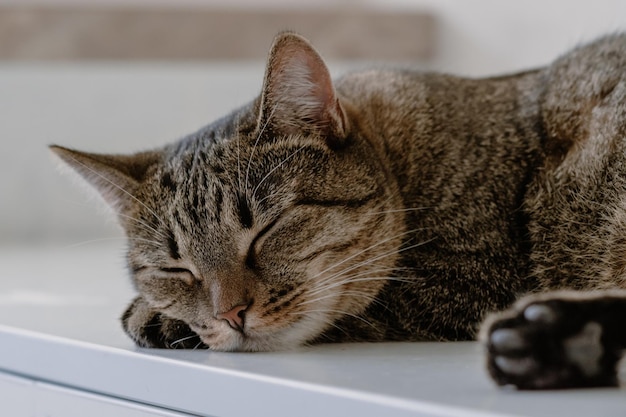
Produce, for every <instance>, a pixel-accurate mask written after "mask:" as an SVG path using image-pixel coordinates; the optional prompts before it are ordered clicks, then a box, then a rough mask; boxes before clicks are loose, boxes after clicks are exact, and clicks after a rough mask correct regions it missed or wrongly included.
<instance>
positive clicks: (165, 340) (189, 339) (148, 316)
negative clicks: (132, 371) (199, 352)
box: [122, 297, 208, 349]
mask: <svg viewBox="0 0 626 417" xmlns="http://www.w3.org/2000/svg"><path fill="white" fill-rule="evenodd" d="M122 327H123V328H124V331H125V332H126V334H127V335H128V336H130V338H131V339H133V341H134V342H135V343H136V344H137V345H138V346H140V347H148V348H162V349H206V348H207V347H208V346H206V345H205V344H204V343H202V341H201V340H200V337H199V336H198V335H197V334H196V333H194V332H193V331H192V330H191V329H190V328H189V326H188V325H187V324H186V323H185V322H183V321H181V320H176V319H173V318H170V317H167V316H165V315H164V314H163V313H160V312H158V311H156V310H154V309H153V308H151V307H150V306H149V305H148V303H147V302H146V301H145V300H144V299H143V298H142V297H136V298H135V299H134V300H133V302H132V303H131V304H130V305H129V306H128V308H127V309H126V311H125V312H124V314H123V315H122Z"/></svg>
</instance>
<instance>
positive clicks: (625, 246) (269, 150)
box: [55, 34, 626, 386]
mask: <svg viewBox="0 0 626 417" xmlns="http://www.w3.org/2000/svg"><path fill="white" fill-rule="evenodd" d="M55 150H56V152H57V153H58V154H59V155H60V156H61V157H62V158H63V159H64V160H65V161H67V162H68V163H70V165H72V166H73V167H75V168H76V169H77V170H78V171H79V172H81V173H82V174H83V175H84V176H85V177H86V178H87V179H88V180H89V181H91V182H92V183H93V184H94V185H95V186H96V187H97V188H98V189H99V190H100V192H101V193H102V195H103V196H104V198H105V199H106V200H107V201H108V202H109V203H110V204H111V205H112V206H114V207H115V208H116V209H117V211H118V213H119V214H120V217H119V218H120V222H121V223H122V224H123V225H124V228H125V230H126V232H127V235H128V236H129V257H128V259H129V266H130V269H131V270H132V272H133V278H134V282H135V283H136V285H137V288H138V290H139V293H140V295H139V297H138V298H137V299H136V300H135V301H134V303H133V304H132V305H131V307H130V308H129V310H128V311H127V312H126V313H125V315H124V317H123V322H124V327H125V329H126V331H127V332H128V333H129V335H130V336H131V337H132V338H133V339H134V340H135V341H136V342H137V343H138V344H140V345H142V346H158V347H173V348H176V347H194V346H200V345H203V344H204V345H208V346H209V347H211V348H213V349H218V350H269V349H285V348H290V347H293V346H297V345H301V344H305V343H313V342H341V341H382V340H467V339H471V338H473V337H474V336H475V335H476V332H477V329H478V324H479V323H480V322H481V321H482V320H483V318H484V316H485V314H486V313H487V312H493V311H498V310H502V309H504V308H506V307H508V306H509V305H510V304H511V303H512V302H513V301H514V300H515V299H517V298H518V297H519V296H520V295H522V294H525V293H528V292H537V291H545V290H550V289H560V288H573V289H579V290H581V289H584V290H590V289H607V288H620V287H625V286H626V283H625V282H624V279H625V277H626V239H625V238H624V236H626V154H625V151H626V36H612V37H607V38H604V39H601V40H599V41H597V42H595V43H593V44H590V45H587V46H584V47H581V48H578V49H576V50H574V51H572V52H570V53H569V54H567V55H564V56H563V57H562V58H560V59H559V60H557V61H556V62H555V63H554V64H552V65H551V66H549V67H546V68H543V69H538V70H535V71H529V72H525V73H520V74H516V75H511V76H506V77H497V78H489V79H479V80H478V79H477V80H474V79H463V78H457V77H453V76H449V75H440V74H424V73H419V72H411V71H400V70H381V71H364V72H357V73H352V74H348V75H346V76H344V77H343V78H341V79H339V80H337V81H336V82H335V83H334V84H333V83H332V82H331V80H330V78H329V75H328V72H327V70H326V67H325V66H324V64H323V62H322V61H321V59H320V58H319V56H318V55H317V53H316V52H315V51H314V50H313V49H312V48H311V47H310V45H309V44H308V43H307V42H306V41H304V40H303V39H302V38H300V37H298V36H296V35H293V34H283V35H281V36H279V37H278V38H277V40H276V42H275V44H274V47H273V49H272V52H271V54H270V59H269V63H268V68H267V72H266V78H265V83H264V87H263V91H262V94H261V96H260V97H259V98H258V99H257V100H255V101H253V102H252V103H251V104H249V105H247V106H245V107H243V108H241V109H239V110H237V111H235V112H234V113H233V114H231V115H230V116H229V117H227V118H224V119H221V120H219V121H217V122H215V123H214V124H212V125H209V126H208V127H206V128H204V129H202V130H200V131H199V132H197V133H195V134H192V135H190V136H189V137H187V138H184V139H183V140H181V141H179V142H177V143H175V144H173V145H170V146H168V147H166V148H164V149H162V150H156V151H151V152H146V153H143V154H138V155H135V156H129V157H119V156H99V155H93V154H84V153H79V152H76V151H70V150H66V149H63V148H58V147H57V148H55ZM624 304H625V305H626V301H624ZM625 310H626V308H625ZM494 323H495V324H492V325H491V327H490V328H491V329H495V330H497V329H498V328H499V326H500V324H499V323H501V321H497V320H496V321H495V322H494ZM583 324H584V323H583ZM581 326H582V324H581ZM192 331H193V332H192ZM194 332H195V333H194ZM196 334H197V335H198V336H196ZM500 334H502V332H500ZM187 336H189V338H188V339H186V337H187ZM488 337H489V336H487V338H488ZM496 345H497V344H496ZM494 346H495V345H494ZM507 346H508V345H507ZM496 347H497V346H496ZM509 347H510V346H509ZM491 349H492V351H494V352H495V353H494V358H495V357H497V356H498V353H497V349H495V348H493V347H492V348H491ZM494 349H495V350H494ZM520 350H521V349H517V350H516V353H515V355H514V356H515V358H518V357H521V356H523V355H521V354H520V353H519V352H520ZM494 361H496V360H495V359H493V358H492V360H491V362H490V363H491V364H492V365H491V367H492V371H493V373H494V376H495V377H496V378H497V379H498V380H499V381H500V382H501V383H507V382H510V378H509V377H508V376H507V375H505V374H506V372H504V371H503V370H502V369H500V368H498V365H497V364H496V362H494ZM494 364H495V365H494ZM518 373H519V372H518ZM509 376H510V375H509ZM507 378H509V379H507ZM518 379H519V378H518ZM524 381H525V380H524ZM514 383H515V381H514ZM518 385H520V386H524V384H523V383H519V384H518ZM527 385H528V384H527ZM552 385H558V384H555V383H553V384H552ZM561 385H564V384H561ZM544 386H550V384H544Z"/></svg>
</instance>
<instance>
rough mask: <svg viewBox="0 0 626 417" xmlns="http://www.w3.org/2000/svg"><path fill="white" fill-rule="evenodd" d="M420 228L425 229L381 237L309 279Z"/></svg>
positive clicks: (413, 230) (413, 231)
mask: <svg viewBox="0 0 626 417" xmlns="http://www.w3.org/2000/svg"><path fill="white" fill-rule="evenodd" d="M422 230H426V229H422V228H420V229H412V230H408V231H405V232H402V233H398V234H396V235H393V236H390V237H388V238H386V239H383V240H381V241H380V242H377V243H375V244H373V245H370V246H368V247H367V248H365V249H361V250H360V251H358V252H356V253H354V254H352V255H350V256H348V257H347V258H344V259H342V260H341V261H339V262H337V263H335V264H333V265H331V266H329V267H327V268H326V269H324V270H322V271H320V272H318V273H317V274H315V275H313V276H312V277H311V279H315V278H317V277H319V276H321V275H323V274H325V273H326V272H328V271H331V270H333V269H335V268H337V267H338V266H340V265H343V264H344V263H346V262H348V261H350V260H351V259H354V258H355V257H357V256H359V255H362V254H364V253H366V252H368V251H371V250H372V249H374V248H376V247H378V246H380V245H384V244H385V243H387V242H389V241H391V240H394V239H397V238H399V237H402V236H405V235H408V234H411V233H415V232H419V231H422Z"/></svg>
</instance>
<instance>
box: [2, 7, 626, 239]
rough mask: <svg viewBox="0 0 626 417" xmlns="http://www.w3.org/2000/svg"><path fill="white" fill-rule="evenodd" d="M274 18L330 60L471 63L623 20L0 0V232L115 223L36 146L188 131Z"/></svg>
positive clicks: (477, 69) (142, 143) (623, 25)
mask: <svg viewBox="0 0 626 417" xmlns="http://www.w3.org/2000/svg"><path fill="white" fill-rule="evenodd" d="M282 29H294V30H297V31H299V32H301V33H302V34H304V35H305V36H307V37H308V38H309V39H311V40H312V42H313V43H314V44H315V45H316V47H317V48H318V50H319V51H320V52H321V53H322V55H323V56H324V57H325V58H326V59H327V61H328V64H329V67H330V68H331V71H332V72H333V73H335V74H339V73H341V72H342V71H345V70H346V69H348V68H352V67H362V66H367V65H371V64H372V63H378V64H380V63H384V65H389V64H391V63H395V64H398V65H403V66H414V67H417V68H420V69H423V70H439V71H445V72H452V73H456V74H462V75H468V76H483V75H489V74H498V73H502V72H510V71H518V70H522V69H525V68H530V67H536V66H539V65H544V64H546V63H548V62H550V61H551V60H552V59H554V58H555V57H556V56H558V55H559V54H561V53H563V52H564V51H566V50H567V49H568V48H571V47H573V46H575V45H577V44H579V43H580V42H583V41H586V40H590V39H593V38H594V37H597V36H599V35H601V34H605V33H610V32H615V31H619V30H626V2H624V1H623V0H593V1H582V0H578V1H576V0H526V1H523V2H512V1H508V2H505V1H498V0H472V1H468V0H317V1H316V2H310V1H298V0H265V1H261V0H176V1H166V0H13V1H10V0H0V174H1V175H0V245H4V246H7V245H33V244H34V243H37V244H41V245H52V246H57V247H58V246H61V245H74V244H81V243H87V242H92V241H98V240H100V241H101V239H113V240H115V239H117V238H118V237H119V236H121V233H120V231H119V229H118V228H117V227H116V225H115V222H114V221H112V220H111V219H110V216H107V215H103V210H102V207H103V204H102V203H101V202H100V201H99V200H98V199H97V198H93V197H92V194H90V193H86V192H85V190H84V189H82V188H81V187H77V186H76V184H75V181H69V180H68V178H67V176H64V175H60V174H59V173H58V172H57V171H58V170H57V169H56V163H55V161H54V160H53V159H52V158H51V157H50V155H49V152H48V150H47V147H46V145H48V144H52V143H57V144H62V145H65V146H69V147H76V148H80V149H83V150H89V151H95V152H132V151H136V150H141V149H144V148H150V147H155V146H158V145H161V144H164V143H166V142H168V141H172V140H174V139H177V138H179V137H181V136H183V135H185V134H187V133H190V132H192V131H194V130H196V129H197V128H199V127H200V126H202V125H204V124H206V123H208V122H210V121H211V120H213V119H215V118H217V117H219V116H221V115H223V114H225V113H227V112H228V111H230V110H231V109H232V108H234V107H236V106H239V105H241V104H243V103H244V102H246V101H248V100H250V99H252V98H253V97H254V96H255V95H256V94H257V93H258V91H259V89H260V87H261V80H262V77H263V68H264V62H263V61H264V58H265V55H266V53H267V50H268V48H269V46H270V43H271V41H272V37H273V35H274V34H275V33H276V32H277V31H279V30H282ZM87 244H88V243H87Z"/></svg>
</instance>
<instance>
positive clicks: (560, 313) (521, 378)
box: [484, 300, 619, 389]
mask: <svg viewBox="0 0 626 417" xmlns="http://www.w3.org/2000/svg"><path fill="white" fill-rule="evenodd" d="M577 307H581V308H582V309H583V310H584V309H585V308H587V307H586V306H578V305H577V303H576V302H571V301H563V300H549V301H545V302H538V303H530V304H528V305H526V306H525V307H523V308H518V309H512V310H510V311H508V312H505V313H503V314H501V315H499V316H497V317H496V318H495V319H493V320H492V321H491V323H490V324H489V325H488V327H487V331H486V332H485V336H484V341H485V343H486V346H487V355H488V359H487V364H488V369H489V372H490V374H491V376H492V377H493V378H494V380H495V381H496V382H497V383H498V384H499V385H513V386H516V387H517V388H520V389H549V388H569V387H589V386H607V385H616V384H617V378H616V370H615V368H616V363H617V360H618V359H619V355H618V354H616V353H615V352H614V350H613V349H610V348H608V347H607V346H606V343H605V340H604V328H603V326H602V324H601V323H600V322H599V321H595V320H593V318H590V317H586V315H585V314H584V311H583V312H582V313H581V311H579V310H580V309H579V308H577Z"/></svg>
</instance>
